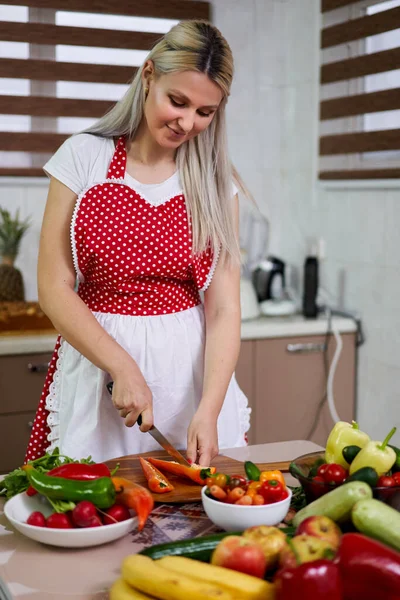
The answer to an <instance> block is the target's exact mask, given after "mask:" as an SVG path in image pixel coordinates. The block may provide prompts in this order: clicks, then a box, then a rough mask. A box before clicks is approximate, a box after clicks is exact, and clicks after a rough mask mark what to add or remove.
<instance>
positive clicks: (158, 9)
mask: <svg viewBox="0 0 400 600" xmlns="http://www.w3.org/2000/svg"><path fill="white" fill-rule="evenodd" d="M7 4H9V3H7ZM12 4H13V6H24V7H27V8H28V9H29V15H30V16H29V20H27V21H26V22H16V21H15V22H13V21H0V41H2V42H7V43H10V42H11V43H20V44H21V43H25V44H29V58H10V57H4V56H3V57H0V78H5V81H9V82H12V81H14V80H28V81H29V82H30V88H29V89H30V93H29V94H28V95H16V94H15V93H14V94H12V93H9V94H7V93H6V94H4V93H3V95H0V115H24V116H28V117H30V118H31V121H30V122H31V123H32V127H30V128H29V130H28V131H0V153H1V154H2V155H3V156H4V153H7V154H8V156H9V157H10V156H11V157H13V156H15V157H16V159H15V164H11V165H10V164H8V166H4V162H3V164H1V162H0V176H42V175H43V172H42V169H41V166H39V164H40V165H42V164H43V163H44V162H45V158H46V157H47V156H50V155H51V154H52V153H54V152H55V150H56V149H57V148H58V147H59V146H60V145H61V144H62V143H63V141H64V140H65V139H66V138H67V137H69V135H71V134H72V133H75V132H76V131H71V132H70V133H68V134H66V133H61V132H59V131H58V127H57V119H58V118H59V117H81V118H91V119H94V118H98V117H100V116H101V115H103V114H104V113H105V112H106V111H107V110H109V109H110V108H111V106H112V105H113V104H114V103H115V100H113V101H110V100H107V99H101V98H96V97H91V98H86V99H85V98H84V97H74V98H69V97H58V96H57V93H56V84H57V83H58V82H78V83H79V82H80V84H81V85H82V84H83V83H97V84H106V85H107V84H123V85H127V84H128V83H129V82H130V81H131V80H132V78H133V76H134V75H135V73H136V71H137V67H134V66H128V65H126V64H125V65H124V64H98V63H97V62H96V61H94V62H93V63H88V62H74V61H73V60H72V59H71V60H67V61H66V60H57V58H56V52H55V49H56V48H57V46H59V45H65V46H68V47H71V46H76V47H82V51H84V49H87V48H94V49H96V48H99V49H104V48H106V49H110V53H111V49H113V50H115V49H118V50H121V49H125V50H145V51H148V50H149V49H150V48H151V47H152V46H153V45H154V44H155V43H156V42H157V41H158V40H159V39H160V38H161V37H162V33H160V32H152V31H150V32H149V31H128V30H121V29H118V30H117V29H114V28H113V27H112V17H113V16H120V17H121V16H122V17H148V18H153V19H175V20H185V19H207V20H209V19H210V4H209V2H203V1H197V0H190V1H189V0H168V2H166V1H165V0H145V1H143V0H118V1H117V0H87V1H86V2H82V0H21V1H20V0H13V3H12ZM0 7H1V4H0ZM57 11H68V12H74V13H96V14H100V15H108V16H109V21H110V26H109V28H95V27H87V26H82V27H81V26H67V25H58V24H55V15H56V14H57ZM127 29H128V28H127ZM33 84H35V85H33ZM78 87H79V86H77V89H78ZM35 90H38V91H39V93H36V94H35ZM78 94H79V92H78ZM78 130H79V129H78ZM13 153H15V154H13ZM18 153H25V154H26V153H28V154H29V155H30V156H31V157H32V160H30V161H28V162H29V163H30V164H29V165H28V166H27V165H23V166H21V164H18ZM38 157H40V161H39V163H38V161H37V158H38ZM35 159H36V160H35ZM8 163H9V161H8Z"/></svg>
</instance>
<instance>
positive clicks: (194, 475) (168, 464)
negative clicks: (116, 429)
mask: <svg viewBox="0 0 400 600" xmlns="http://www.w3.org/2000/svg"><path fill="white" fill-rule="evenodd" d="M146 460H148V461H149V463H151V464H152V465H154V466H155V467H157V468H158V469H161V470H162V471H167V473H173V474H174V475H178V476H180V477H187V478H188V479H191V480H192V481H194V482H195V483H199V484H200V485H205V483H206V479H207V477H210V475H212V474H213V473H215V471H216V470H217V469H216V467H201V466H200V465H196V464H192V465H190V467H189V466H186V465H180V464H179V463H177V462H175V461H174V460H160V459H159V458H150V457H149V458H147V459H146Z"/></svg>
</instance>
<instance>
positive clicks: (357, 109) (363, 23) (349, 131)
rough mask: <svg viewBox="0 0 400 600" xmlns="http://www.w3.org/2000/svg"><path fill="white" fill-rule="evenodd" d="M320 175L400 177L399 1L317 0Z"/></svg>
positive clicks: (360, 177)
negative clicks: (319, 18) (319, 12)
mask: <svg viewBox="0 0 400 600" xmlns="http://www.w3.org/2000/svg"><path fill="white" fill-rule="evenodd" d="M321 7H322V27H323V28H322V32H321V57H322V66H321V88H320V89H321V104H320V173H319V176H320V179H377V178H379V179H380V178H400V0H368V1H367V0H362V1H360V0H358V1H356V0H322V2H321Z"/></svg>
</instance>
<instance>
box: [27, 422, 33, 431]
mask: <svg viewBox="0 0 400 600" xmlns="http://www.w3.org/2000/svg"><path fill="white" fill-rule="evenodd" d="M28 427H29V429H32V427H33V421H28Z"/></svg>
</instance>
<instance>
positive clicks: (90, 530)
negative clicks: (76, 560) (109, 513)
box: [4, 492, 137, 548]
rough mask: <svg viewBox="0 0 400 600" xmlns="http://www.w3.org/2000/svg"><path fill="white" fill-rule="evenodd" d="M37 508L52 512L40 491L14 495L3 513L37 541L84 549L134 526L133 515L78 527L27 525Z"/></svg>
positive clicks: (135, 519)
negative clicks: (28, 494) (107, 522)
mask: <svg viewBox="0 0 400 600" xmlns="http://www.w3.org/2000/svg"><path fill="white" fill-rule="evenodd" d="M36 510H38V511H40V512H41V513H43V514H44V516H45V517H48V516H49V515H51V513H53V512H54V509H53V508H52V506H50V504H49V503H48V502H47V500H46V498H45V497H44V496H41V495H40V494H37V495H36V496H27V495H26V493H25V492H23V493H22V494H18V495H17V496H14V498H11V500H8V501H7V502H6V504H5V506H4V514H5V515H6V517H7V519H8V520H9V521H10V523H11V524H12V525H13V526H14V527H15V529H17V530H18V531H19V532H20V533H22V534H23V535H26V536H27V537H29V538H31V539H32V540H35V541H37V542H42V543H43V544H50V545H51V546H60V547H61V548H84V547H86V546H99V545H100V544H106V543H107V542H112V541H114V540H117V539H118V538H121V537H123V536H124V535H126V534H127V533H129V532H130V531H132V530H133V529H134V528H136V526H137V518H136V517H132V518H131V519H127V520H126V521H121V523H114V524H113V525H102V526H101V527H82V528H80V529H51V528H47V527H35V526H34V525H28V524H27V523H26V520H27V518H28V517H29V515H30V514H31V513H33V512H34V511H36Z"/></svg>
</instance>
